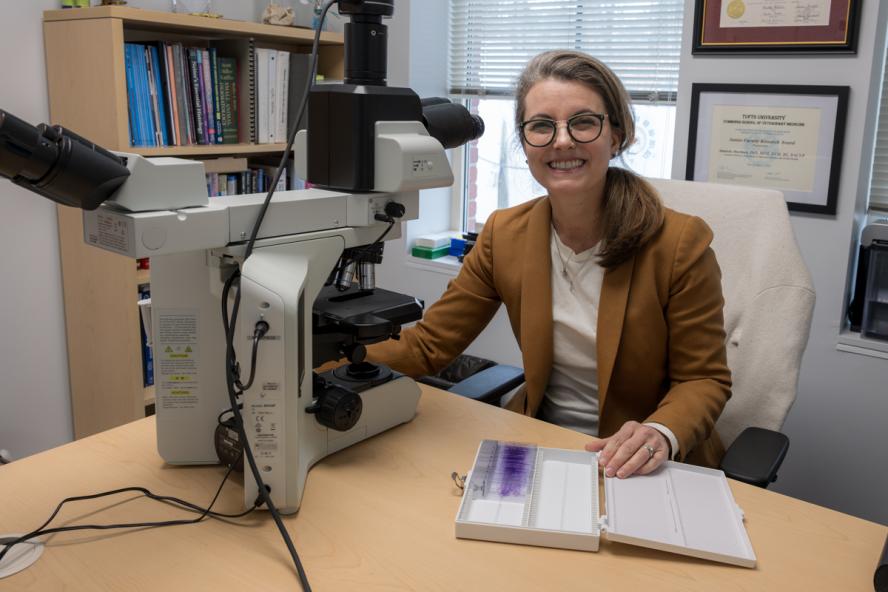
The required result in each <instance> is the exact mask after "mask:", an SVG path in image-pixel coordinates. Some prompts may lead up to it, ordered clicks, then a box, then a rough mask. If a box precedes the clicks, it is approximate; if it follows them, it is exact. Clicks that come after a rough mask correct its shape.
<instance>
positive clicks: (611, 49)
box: [449, 0, 684, 102]
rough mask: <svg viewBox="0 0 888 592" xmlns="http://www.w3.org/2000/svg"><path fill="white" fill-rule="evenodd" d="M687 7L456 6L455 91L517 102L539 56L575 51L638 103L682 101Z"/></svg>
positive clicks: (535, 0)
mask: <svg viewBox="0 0 888 592" xmlns="http://www.w3.org/2000/svg"><path fill="white" fill-rule="evenodd" d="M683 9H684V1H683V0H450V48H449V49H450V71H449V86H450V92H451V93H452V94H454V95H507V96H508V95H512V94H513V93H514V85H515V82H516V81H517V79H518V76H519V74H520V73H521V70H522V69H523V68H524V66H525V65H526V64H527V62H528V60H529V59H530V58H532V57H533V56H534V55H536V54H538V53H540V52H543V51H546V50H550V49H575V50H580V51H584V52H586V53H588V54H590V55H593V56H595V57H596V58H598V59H600V60H601V61H602V62H604V63H605V64H607V65H608V66H609V67H610V68H611V69H612V70H614V72H616V74H617V75H618V76H619V77H620V79H621V80H622V81H623V84H624V85H625V86H626V89H627V90H628V91H629V92H630V94H631V95H632V98H633V100H636V101H639V100H641V101H651V102H657V101H665V102H674V101H675V95H676V92H677V90H678V64H679V57H680V53H681V32H682V12H683Z"/></svg>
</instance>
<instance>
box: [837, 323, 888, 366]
mask: <svg viewBox="0 0 888 592" xmlns="http://www.w3.org/2000/svg"><path fill="white" fill-rule="evenodd" d="M836 349H837V350H839V351H843V352H847V353H852V354H860V355H863V356H870V357H872V358H882V359H884V360H888V341H884V340H881V339H872V338H870V337H864V336H862V335H861V334H860V333H857V332H854V331H849V330H848V329H844V330H842V332H841V333H839V337H838V340H837V342H836Z"/></svg>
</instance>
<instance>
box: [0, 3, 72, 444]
mask: <svg viewBox="0 0 888 592" xmlns="http://www.w3.org/2000/svg"><path fill="white" fill-rule="evenodd" d="M57 7H58V2H56V1H54V0H37V1H32V0H15V1H13V2H3V3H2V4H0V56H2V58H0V109H3V110H5V111H8V112H10V113H12V114H14V115H16V116H17V117H19V118H21V119H24V120H26V121H29V122H31V123H35V124H36V123H40V122H44V121H47V118H48V116H49V102H48V99H47V96H46V68H45V65H44V60H43V28H42V13H43V11H44V10H47V9H51V8H57ZM0 253H2V254H3V255H2V257H0V277H2V278H3V287H2V290H3V296H2V300H0V302H2V306H0V336H2V339H0V376H2V381H0V448H5V449H7V450H8V451H9V452H10V456H11V457H12V458H13V459H15V458H21V457H23V456H26V455H28V454H32V453H34V452H37V451H40V450H45V449H47V448H51V447H53V446H57V445H59V444H62V443H64V442H67V441H69V440H70V439H71V438H72V437H73V424H72V421H71V403H70V397H69V396H68V361H67V353H66V350H65V322H64V311H63V308H62V282H61V270H60V268H59V243H58V229H57V225H56V213H55V206H54V205H53V204H52V203H51V202H49V201H47V200H45V199H43V198H41V197H39V196H37V195H35V194H33V193H30V192H28V191H25V190H24V189H20V188H19V187H17V186H15V185H13V184H12V183H10V182H9V181H6V180H0Z"/></svg>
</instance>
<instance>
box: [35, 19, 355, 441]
mask: <svg viewBox="0 0 888 592" xmlns="http://www.w3.org/2000/svg"><path fill="white" fill-rule="evenodd" d="M43 36H44V46H45V52H46V74H47V83H48V90H49V106H50V120H51V121H52V123H55V124H60V125H62V126H65V127H67V128H70V129H71V130H73V131H75V132H77V133H79V134H81V135H83V136H85V137H86V138H89V139H90V140H92V141H94V142H96V143H98V144H100V145H102V146H104V147H105V148H108V149H111V150H119V151H126V152H134V153H137V154H141V155H143V156H179V157H188V158H203V157H219V156H245V157H255V156H262V155H273V154H275V153H278V154H280V152H281V151H282V150H283V149H284V144H216V145H192V146H170V147H160V148H133V147H130V138H129V120H128V112H127V108H128V107H127V89H126V73H125V61H124V60H125V57H124V43H128V42H134V43H144V42H149V41H150V42H153V41H169V42H175V41H181V42H183V43H194V44H196V45H201V44H207V43H211V42H213V41H220V40H226V39H250V38H251V39H253V40H254V42H255V44H256V45H257V46H260V47H271V48H276V49H283V50H288V51H294V52H306V53H307V52H308V51H310V47H311V43H312V40H313V36H314V32H313V31H310V30H307V29H299V28H294V27H278V26H273V25H261V24H257V23H251V22H241V21H231V20H225V19H212V18H205V17H199V16H191V15H183V14H173V13H166V12H156V11H149V10H141V9H138V8H130V7H126V6H97V7H93V8H85V9H78V10H50V11H47V12H44V13H43ZM318 72H319V73H320V74H323V75H324V76H325V77H327V78H338V79H341V78H342V77H343V72H344V47H343V37H342V35H341V34H339V33H328V32H324V33H322V34H321V47H320V56H319V60H318ZM58 222H59V248H60V251H61V266H62V284H63V289H64V302H65V324H66V331H67V349H68V365H69V380H70V388H71V407H72V415H73V419H74V435H75V437H76V438H82V437H84V436H88V435H90V434H94V433H97V432H100V431H103V430H107V429H109V428H112V427H116V426H118V425H122V424H124V423H127V422H130V421H133V420H136V419H139V418H141V417H144V416H145V409H146V407H147V406H148V405H149V404H151V403H153V401H154V389H153V387H147V388H146V387H144V384H143V379H142V359H141V343H140V342H141V339H140V331H139V310H138V306H137V304H136V300H137V286H138V285H139V284H140V283H146V282H149V281H150V273H149V272H147V271H145V270H137V269H136V263H135V261H133V260H132V259H128V258H126V257H122V256H120V255H116V254H113V253H109V252H104V251H101V250H99V249H95V248H91V247H87V246H86V245H85V244H84V243H83V225H82V219H81V213H80V211H79V210H75V209H73V208H67V207H64V206H59V207H58Z"/></svg>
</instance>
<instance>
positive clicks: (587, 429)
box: [537, 228, 679, 458]
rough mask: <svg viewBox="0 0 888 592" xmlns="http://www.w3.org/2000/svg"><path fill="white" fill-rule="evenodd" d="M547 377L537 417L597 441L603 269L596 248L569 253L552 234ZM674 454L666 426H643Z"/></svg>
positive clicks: (675, 444) (675, 442) (672, 439)
mask: <svg viewBox="0 0 888 592" xmlns="http://www.w3.org/2000/svg"><path fill="white" fill-rule="evenodd" d="M551 235H552V239H551V241H550V249H549V250H550V255H551V259H552V329H553V332H552V373H551V374H550V376H549V384H548V386H547V387H546V395H545V397H543V401H542V403H541V404H540V409H539V412H538V413H537V417H539V418H540V419H543V420H545V421H548V422H550V423H554V424H557V425H560V426H562V427H565V428H569V429H571V430H576V431H578V432H583V433H585V434H589V435H590V436H596V437H597V436H598V418H599V414H600V409H599V404H598V356H597V348H598V303H599V302H600V301H601V284H602V283H603V282H604V268H602V267H601V266H600V265H598V263H597V262H596V261H595V255H596V254H597V253H598V246H599V245H600V243H599V245H595V246H594V247H592V248H591V249H587V250H585V251H583V252H581V253H574V252H573V251H572V250H571V249H570V247H568V246H567V245H565V244H564V243H562V242H561V239H560V238H559V237H558V233H557V232H555V229H554V228H553V229H552V233H551ZM646 425H649V426H651V427H653V428H655V429H656V430H657V431H659V432H660V433H662V434H663V435H664V436H665V437H666V439H667V440H668V441H669V443H670V446H671V447H672V454H671V457H672V458H675V456H676V455H677V454H678V452H679V450H678V439H677V438H676V437H675V434H673V433H672V430H670V429H669V428H667V427H666V426H664V425H662V424H659V423H654V422H649V423H647V424H646Z"/></svg>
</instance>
